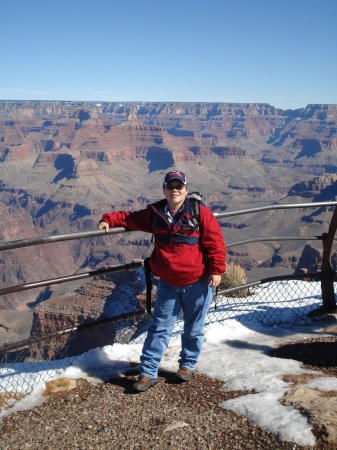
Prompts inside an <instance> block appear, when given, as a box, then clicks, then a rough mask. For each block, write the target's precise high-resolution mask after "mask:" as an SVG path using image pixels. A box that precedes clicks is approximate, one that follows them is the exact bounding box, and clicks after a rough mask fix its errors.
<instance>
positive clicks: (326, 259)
mask: <svg viewBox="0 0 337 450" xmlns="http://www.w3.org/2000/svg"><path fill="white" fill-rule="evenodd" d="M336 229H337V209H336V208H335V209H334V212H333V214H332V218H331V222H330V225H329V230H328V232H327V233H323V234H322V241H323V255H322V271H321V272H322V278H321V291H322V300H323V305H322V306H321V307H320V308H318V309H315V310H314V311H311V312H310V313H309V316H310V317H315V316H321V315H323V314H327V313H332V312H337V311H336V297H335V291H334V285H333V282H334V278H335V272H334V271H333V269H332V267H331V249H332V244H333V240H334V237H335V233H336Z"/></svg>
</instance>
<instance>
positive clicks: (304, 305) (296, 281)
mask: <svg viewBox="0 0 337 450" xmlns="http://www.w3.org/2000/svg"><path fill="white" fill-rule="evenodd" d="M336 205H337V202H319V203H303V204H291V205H279V204H275V205H271V206H265V207H260V208H252V209H246V210H241V211H232V212H223V213H215V215H216V217H217V218H218V219H221V218H224V217H230V216H236V215H240V214H253V213H256V212H261V211H266V210H272V209H290V208H318V207H334V206H336ZM336 211H337V209H334V212H333V215H332V220H331V223H330V227H329V230H328V232H327V233H323V234H322V235H321V236H306V237H303V236H301V237H299V238H294V237H288V238H287V237H284V236H282V237H265V238H256V239H249V240H243V241H240V242H234V243H227V244H226V245H227V247H228V248H230V247H235V246H238V245H243V244H245V243H251V242H260V241H280V240H300V239H302V240H306V241H307V240H322V241H323V258H322V270H321V271H320V272H317V273H309V274H308V273H307V274H300V275H286V276H279V277H271V278H265V279H262V280H258V281H254V282H251V283H247V284H244V285H241V286H236V287H233V288H229V289H222V290H219V292H218V295H217V297H216V298H215V300H214V302H213V304H212V306H211V308H210V311H209V313H208V316H207V323H208V324H210V323H213V322H222V321H224V320H228V319H235V320H239V321H242V322H246V323H249V324H250V326H253V327H254V324H255V323H259V324H261V323H262V324H263V325H265V326H270V325H275V324H279V323H282V321H284V320H286V321H292V322H296V321H307V320H310V317H312V316H315V315H320V314H323V313H325V312H329V311H332V310H334V309H335V308H336V302H335V294H334V290H335V289H334V286H335V283H336V273H335V272H334V271H333V270H332V268H331V264H330V257H331V247H332V242H333V240H334V235H335V231H336V227H337V212H336ZM126 231H127V230H125V229H124V228H114V229H110V230H109V232H108V233H106V232H105V231H104V230H97V231H89V232H79V233H71V234H64V235H55V236H45V237H42V238H41V237H40V238H33V239H25V240H18V241H12V242H7V243H1V244H0V251H3V250H8V249H14V248H22V247H27V246H34V245H40V244H49V243H53V242H59V241H65V240H72V239H82V238H89V237H90V238H91V237H96V236H103V235H104V236H107V235H109V234H116V233H123V232H126ZM142 266H143V261H134V262H132V263H130V264H126V265H121V266H117V267H108V268H104V269H97V270H93V271H90V272H83V273H79V274H76V275H68V276H64V277H58V278H53V279H48V280H43V281H35V282H31V283H25V284H21V285H17V286H11V287H7V288H2V289H1V290H0V295H6V294H8V293H13V292H19V291H23V290H27V289H33V288H36V287H43V286H48V285H53V284H61V283H65V282H69V281H77V280H83V279H86V278H89V277H105V276H106V275H107V274H112V273H114V272H121V271H135V272H137V276H138V277H139V278H141V277H144V271H143V269H142ZM144 279H145V277H144ZM144 283H145V281H144ZM144 287H145V284H144ZM331 289H332V293H331ZM126 295H130V299H129V300H130V302H133V304H134V309H133V310H131V311H129V312H125V313H122V314H118V315H112V316H107V315H104V314H102V312H101V311H98V312H97V314H96V316H95V317H92V316H90V317H89V315H87V316H86V318H85V320H84V321H83V322H79V323H75V324H74V323H73V318H72V321H70V320H69V325H68V326H67V323H68V322H67V314H65V315H64V317H65V320H64V323H65V325H64V329H62V330H50V331H49V332H48V333H44V334H42V335H36V334H33V333H32V334H31V336H30V337H29V338H28V339H24V340H22V341H19V342H15V343H7V344H5V345H3V346H1V347H0V375H1V376H0V392H1V391H3V392H6V393H7V394H8V395H9V400H8V401H7V403H6V405H7V406H5V407H9V406H10V405H12V404H13V403H14V402H15V401H17V400H18V399H19V398H21V393H22V392H23V391H24V390H25V395H26V394H27V393H29V391H31V390H32V389H33V387H34V385H35V384H36V383H37V382H38V381H41V379H42V380H43V381H47V380H48V377H49V376H50V375H49V374H48V373H49V372H48V370H44V368H42V366H43V363H46V362H48V361H49V362H50V361H61V360H64V361H65V362H64V364H65V366H62V363H60V365H59V369H58V370H60V373H62V370H65V367H66V366H69V365H71V364H73V363H74V361H75V360H76V358H77V357H78V356H79V355H81V354H82V353H84V352H85V351H87V350H89V349H91V348H96V347H102V346H104V345H108V344H113V343H117V342H118V343H129V342H135V343H137V342H142V341H143V339H144V335H145V332H146V329H147V326H148V323H149V320H150V318H151V314H147V313H146V311H145V309H143V308H140V307H139V305H137V304H136V302H135V299H134V298H133V299H131V297H132V296H133V295H134V293H131V294H126ZM270 298H272V299H273V301H272V302H271V300H270ZM299 304H300V305H301V306H300V307H299V306H298V305H299ZM39 307H40V308H41V306H39ZM39 307H37V308H36V311H37V313H38V311H39ZM58 312H62V311H57V310H54V311H49V313H50V314H57V313H58ZM81 317H82V319H81V320H83V313H82V314H81ZM181 330H182V321H181V320H178V322H177V324H176V327H175V329H174V333H180V332H181ZM41 364H42V366H41ZM27 365H32V367H31V368H30V369H29V372H30V373H36V374H37V375H36V377H35V376H34V377H32V380H31V382H30V383H29V386H28V387H27V380H26V379H25V380H24V378H23V377H24V374H25V373H26V372H27ZM33 366H34V367H33ZM43 367H44V366H43ZM7 373H15V374H16V377H15V380H16V381H15V382H14V381H9V380H14V378H10V377H9V376H7ZM12 383H16V384H15V385H13V384H12ZM24 386H25V388H24Z"/></svg>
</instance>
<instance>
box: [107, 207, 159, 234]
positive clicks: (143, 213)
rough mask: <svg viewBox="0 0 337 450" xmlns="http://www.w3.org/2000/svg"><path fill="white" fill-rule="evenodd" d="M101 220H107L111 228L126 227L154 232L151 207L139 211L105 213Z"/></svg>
mask: <svg viewBox="0 0 337 450" xmlns="http://www.w3.org/2000/svg"><path fill="white" fill-rule="evenodd" d="M101 221H103V222H106V223H107V224H108V225H109V227H110V228H114V227H124V228H126V229H127V230H137V231H145V232H147V233H152V221H151V207H150V205H149V206H148V207H147V208H146V209H141V210H139V211H135V212H131V211H116V212H113V213H105V214H103V216H102V219H101Z"/></svg>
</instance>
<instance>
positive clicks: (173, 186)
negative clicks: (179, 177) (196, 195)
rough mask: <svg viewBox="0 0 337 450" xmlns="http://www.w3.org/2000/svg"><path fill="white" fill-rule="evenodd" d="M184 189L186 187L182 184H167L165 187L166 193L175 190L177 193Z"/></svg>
mask: <svg viewBox="0 0 337 450" xmlns="http://www.w3.org/2000/svg"><path fill="white" fill-rule="evenodd" d="M184 187H186V186H185V185H184V184H168V185H166V186H165V188H166V189H167V190H168V191H174V190H175V189H176V190H177V191H182V190H183V189H184Z"/></svg>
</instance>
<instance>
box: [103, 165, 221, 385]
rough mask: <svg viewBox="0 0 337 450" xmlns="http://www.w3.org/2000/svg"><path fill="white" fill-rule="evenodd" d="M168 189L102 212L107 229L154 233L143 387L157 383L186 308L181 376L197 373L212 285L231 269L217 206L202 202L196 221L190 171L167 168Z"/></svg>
mask: <svg viewBox="0 0 337 450" xmlns="http://www.w3.org/2000/svg"><path fill="white" fill-rule="evenodd" d="M163 192H164V196H165V199H163V200H160V201H158V202H156V203H152V204H150V205H148V206H147V208H146V209H142V210H140V211H136V212H130V211H118V212H115V213H106V214H103V216H102V220H101V221H100V223H99V225H98V228H99V229H100V230H105V231H108V230H109V228H110V227H124V228H126V229H128V230H139V231H145V232H148V233H153V235H154V239H155V246H154V250H153V252H152V254H151V258H150V266H151V269H152V271H153V273H154V274H155V275H156V276H157V277H159V278H160V280H159V283H158V288H157V298H156V302H155V305H154V311H153V319H152V322H151V324H150V326H149V329H148V332H147V337H146V339H145V342H144V346H143V350H142V355H141V358H140V361H141V363H140V377H139V380H138V381H137V382H136V383H135V384H134V389H135V390H137V391H139V392H144V391H146V390H147V389H149V388H150V387H152V386H155V385H156V384H157V382H158V368H159V365H160V361H161V358H162V355H163V353H164V352H165V350H166V349H167V347H168V345H169V342H170V339H171V336H172V331H173V327H174V324H175V322H176V320H177V317H178V315H179V313H180V311H181V310H182V311H183V320H184V329H183V333H182V336H181V352H180V358H179V370H178V372H177V374H176V376H177V379H179V380H181V381H190V380H191V379H192V377H193V371H194V367H195V365H196V363H197V361H198V358H199V355H200V352H201V349H202V344H203V338H204V325H205V318H206V314H207V311H208V309H209V306H210V304H211V301H212V297H213V290H214V288H216V287H217V286H218V285H219V284H220V281H221V275H222V274H223V273H224V272H225V270H226V264H225V261H226V247H225V243H224V239H223V236H222V232H221V228H220V225H219V223H218V221H217V220H216V218H215V217H214V215H213V213H212V211H211V210H210V209H208V208H206V207H205V206H204V205H202V204H201V205H200V217H199V227H195V225H193V223H192V221H191V206H190V202H189V200H188V198H187V193H188V186H187V178H186V175H185V174H184V173H183V172H180V171H178V170H173V171H171V172H169V173H167V174H166V176H165V178H164V181H163Z"/></svg>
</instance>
